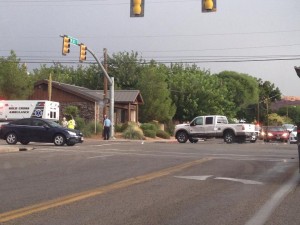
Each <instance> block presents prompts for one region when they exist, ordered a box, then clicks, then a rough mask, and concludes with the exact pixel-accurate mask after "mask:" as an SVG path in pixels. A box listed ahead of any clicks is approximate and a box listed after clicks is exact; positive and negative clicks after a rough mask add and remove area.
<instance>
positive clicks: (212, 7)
mask: <svg viewBox="0 0 300 225" xmlns="http://www.w3.org/2000/svg"><path fill="white" fill-rule="evenodd" d="M216 11H217V0H202V12H216Z"/></svg>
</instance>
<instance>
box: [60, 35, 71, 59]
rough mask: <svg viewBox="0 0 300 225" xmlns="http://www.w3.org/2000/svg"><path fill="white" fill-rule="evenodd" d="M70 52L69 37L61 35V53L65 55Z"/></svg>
mask: <svg viewBox="0 0 300 225" xmlns="http://www.w3.org/2000/svg"><path fill="white" fill-rule="evenodd" d="M69 52H70V38H68V37H67V36H64V37H63V46H62V54H63V55H67V53H69Z"/></svg>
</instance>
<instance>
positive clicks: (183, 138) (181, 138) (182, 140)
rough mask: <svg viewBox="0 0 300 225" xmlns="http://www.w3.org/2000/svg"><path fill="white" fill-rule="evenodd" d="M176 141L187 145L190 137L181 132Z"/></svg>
mask: <svg viewBox="0 0 300 225" xmlns="http://www.w3.org/2000/svg"><path fill="white" fill-rule="evenodd" d="M176 139H177V141H178V142H179V143H185V142H187V140H188V135H187V133H186V132H185V131H179V132H178V133H177V135H176Z"/></svg>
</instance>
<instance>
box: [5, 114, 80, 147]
mask: <svg viewBox="0 0 300 225" xmlns="http://www.w3.org/2000/svg"><path fill="white" fill-rule="evenodd" d="M0 138H1V139H4V140H6V142H7V143H8V144H10V145H13V144H16V143H17V142H20V143H21V144H23V145H27V144H28V143H29V142H45V143H54V144H55V145H58V146H62V145H64V144H67V145H68V146H73V145H75V144H76V143H82V142H83V135H82V133H81V132H80V131H79V130H73V129H68V128H65V127H62V126H61V125H60V124H58V123H56V122H54V121H52V120H47V119H39V118H26V119H19V120H15V121H12V122H9V123H7V124H4V125H2V127H1V130H0Z"/></svg>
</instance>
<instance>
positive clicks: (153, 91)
mask: <svg viewBox="0 0 300 225" xmlns="http://www.w3.org/2000/svg"><path fill="white" fill-rule="evenodd" d="M162 67H163V66H161V67H157V66H156V65H154V64H152V65H149V66H145V67H144V68H143V70H142V72H141V74H140V78H139V80H138V83H137V87H138V89H139V90H140V91H141V94H142V96H143V100H144V103H145V104H144V105H142V106H140V112H139V117H140V118H139V119H140V121H141V122H149V121H152V120H157V121H159V122H168V121H169V120H171V119H172V118H173V116H174V113H175V111H176V107H175V105H174V104H173V102H172V99H171V97H170V91H169V89H168V84H167V83H166V74H165V73H163V72H162V71H164V68H162Z"/></svg>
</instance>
